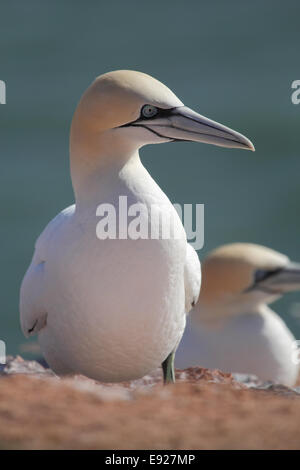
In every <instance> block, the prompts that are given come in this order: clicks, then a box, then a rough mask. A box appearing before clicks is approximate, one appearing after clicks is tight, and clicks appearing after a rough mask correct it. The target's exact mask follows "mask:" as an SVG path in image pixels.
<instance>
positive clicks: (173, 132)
mask: <svg viewBox="0 0 300 470" xmlns="http://www.w3.org/2000/svg"><path fill="white" fill-rule="evenodd" d="M133 125H142V126H143V127H145V128H147V129H148V130H150V131H152V132H153V133H155V134H157V135H159V136H161V137H162V138H168V139H170V140H173V141H178V140H179V141H182V140H185V141H193V142H204V143H206V144H213V145H218V146H220V147H230V148H242V149H246V150H253V151H254V146H253V144H252V142H250V140H249V139H247V137H245V136H243V135H242V134H239V133H238V132H236V131H234V130H232V129H229V127H226V126H223V125H222V124H219V123H217V122H215V121H212V120H210V119H208V118H206V117H204V116H201V115H200V114H198V113H196V112H195V111H193V110H192V109H190V108H187V107H186V106H180V107H178V108H173V109H170V110H165V115H164V116H162V117H160V116H158V117H156V118H154V119H149V120H142V121H140V120H139V121H137V122H136V123H133Z"/></svg>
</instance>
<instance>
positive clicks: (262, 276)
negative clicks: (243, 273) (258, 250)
mask: <svg viewBox="0 0 300 470" xmlns="http://www.w3.org/2000/svg"><path fill="white" fill-rule="evenodd" d="M283 269H284V268H277V269H258V270H257V271H255V274H254V280H253V284H252V285H251V286H250V287H248V288H247V289H246V290H245V291H244V292H245V293H246V292H251V291H252V290H254V289H255V290H257V289H258V290H261V291H264V292H270V293H273V294H274V293H275V291H273V290H269V289H268V288H267V287H266V286H264V285H261V283H262V282H263V281H265V280H266V279H269V278H270V277H272V276H275V275H276V274H278V273H280V271H282V270H283Z"/></svg>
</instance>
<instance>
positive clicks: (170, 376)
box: [161, 350, 176, 385]
mask: <svg viewBox="0 0 300 470" xmlns="http://www.w3.org/2000/svg"><path fill="white" fill-rule="evenodd" d="M175 351H176V350H174V351H172V352H171V353H170V354H169V355H168V357H167V359H165V360H164V362H163V363H162V365H161V367H162V370H163V376H164V384H165V385H166V384H170V383H175V371H174V359H175Z"/></svg>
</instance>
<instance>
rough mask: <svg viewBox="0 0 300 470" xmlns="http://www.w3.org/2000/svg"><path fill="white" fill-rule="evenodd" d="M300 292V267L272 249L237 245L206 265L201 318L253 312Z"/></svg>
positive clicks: (218, 251)
mask: <svg viewBox="0 0 300 470" xmlns="http://www.w3.org/2000/svg"><path fill="white" fill-rule="evenodd" d="M297 289H300V265H299V264H296V263H292V262H290V260H289V258H288V257H287V256H285V255H283V254H281V253H278V252H276V251H274V250H271V249H270V248H266V247H264V246H260V245H254V244H250V243H233V244H229V245H224V246H221V247H219V248H217V249H216V250H214V251H212V252H211V253H210V254H209V255H208V256H207V257H206V258H205V260H204V261H203V263H202V286H201V293H200V298H199V302H198V305H197V308H196V310H197V312H198V313H197V315H198V317H199V319H200V318H201V317H202V314H203V318H204V317H205V319H207V320H209V317H211V318H213V319H216V318H220V317H222V316H226V315H228V316H229V315H232V314H239V313H249V312H252V311H255V309H256V308H257V307H258V306H259V305H261V304H263V303H270V302H272V301H274V300H276V299H277V298H278V297H279V296H281V295H282V294H283V293H284V292H288V291H292V290H297Z"/></svg>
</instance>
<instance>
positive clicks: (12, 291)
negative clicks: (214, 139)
mask: <svg viewBox="0 0 300 470" xmlns="http://www.w3.org/2000/svg"><path fill="white" fill-rule="evenodd" d="M299 18H300V4H299V2H298V1H296V0H295V1H291V0H287V1H286V2H282V1H274V0H265V1H264V2H261V1H258V0H254V1H251V2H250V1H249V2H239V1H234V0H227V1H226V2H224V1H221V0H219V1H216V0H213V1H211V2H204V1H199V0H198V1H196V0H190V1H186V2H183V1H178V0H172V1H165V2H158V1H152V2H141V1H137V0H135V1H130V0H128V1H126V2H124V1H121V0H118V1H111V2H108V1H106V2H100V1H92V0H88V1H86V2H82V1H74V0H73V1H70V0H64V1H63V2H61V1H58V0H52V1H50V0H45V1H33V0H27V1H26V2H24V1H13V2H8V1H4V2H1V4H0V79H1V80H4V81H5V82H6V85H7V104H6V105H0V123H1V125H0V152H1V172H0V178H1V182H0V201H1V223H0V230H1V245H0V246H1V311H0V315H1V323H0V338H1V339H3V340H5V341H6V343H7V349H8V353H14V354H15V353H20V352H21V353H22V354H23V355H24V356H28V355H29V352H28V351H27V352H26V351H25V352H24V348H23V347H22V346H21V345H22V343H24V342H25V340H24V338H23V336H22V333H21V331H20V327H19V313H18V297H19V286H20V282H21V279H22V276H23V275H24V272H25V270H26V268H27V265H28V263H29V261H30V258H31V256H32V251H33V246H34V241H35V239H36V237H37V236H38V235H39V233H40V232H41V230H42V229H43V228H44V226H45V225H46V224H47V222H48V221H49V220H50V219H51V218H52V217H53V216H54V215H55V214H56V213H57V212H58V211H60V210H61V209H63V208H64V207H66V206H68V205H69V204H71V203H72V202H73V193H72V186H71V181H70V176H69V161H68V134H69V126H70V121H71V118H72V114H73V111H74V109H75V106H76V103H77V101H78V100H79V98H80V96H81V94H82V92H83V91H84V90H85V88H86V87H87V86H88V85H89V84H90V83H91V81H92V80H93V79H94V77H95V76H97V75H100V74H102V73H104V72H107V71H110V70H113V69H122V68H126V69H136V70H140V71H144V72H146V73H149V74H151V75H153V76H154V77H156V78H158V79H159V80H161V81H163V82H164V83H166V84H167V85H168V86H169V87H170V88H171V89H172V90H173V91H174V92H175V93H176V94H178V96H179V97H180V98H181V99H182V100H183V101H184V103H185V104H186V105H187V106H190V107H192V108H193V109H195V110H197V111H199V112H200V113H201V114H204V115H205V116H208V117H211V118H212V119H214V120H217V121H219V122H221V123H223V124H225V125H228V126H230V127H232V128H234V129H235V130H238V131H240V132H242V133H243V134H245V135H246V136H247V137H249V138H250V139H251V140H252V141H253V142H254V144H255V146H256V153H252V152H245V151H242V150H230V149H222V148H217V147H212V146H208V145H200V144H192V143H190V144H187V143H177V144H172V145H159V146H155V147H153V146H149V147H147V148H145V149H143V150H142V152H141V154H142V159H143V162H144V164H145V165H146V167H147V168H148V169H149V171H150V173H151V174H152V175H153V177H154V178H155V179H156V181H157V182H158V183H159V185H160V186H161V187H162V188H163V190H164V191H165V192H166V193H167V194H168V196H169V197H170V199H171V200H172V201H173V202H179V203H204V204H205V246H204V248H203V249H202V250H201V251H200V252H199V255H200V257H202V258H203V257H204V255H205V254H206V253H207V252H208V251H209V250H211V249H212V248H214V247H216V246H218V245H221V244H223V243H228V242H233V241H251V242H256V243H261V244H264V245H267V246H270V247H272V248H275V249H277V250H279V251H282V252H284V253H286V254H288V255H289V256H290V257H291V258H292V259H294V260H298V261H300V243H299V232H300V218H299V210H300V183H299V171H300V136H299V123H300V105H298V106H295V105H293V104H292V103H291V92H292V90H291V83H292V81H293V80H296V79H300V68H299V43H300V19H299ZM295 302H300V293H296V294H291V295H289V296H287V297H286V298H284V299H282V300H280V301H279V302H278V303H277V305H276V306H275V309H276V310H277V311H278V312H279V313H280V314H282V316H283V317H284V319H285V320H286V322H287V323H288V325H289V326H290V327H291V328H292V330H293V331H294V334H295V335H296V337H297V338H300V320H299V319H297V317H296V316H295V315H294V316H293V315H291V314H290V311H291V305H292V304H294V303H295ZM299 310H300V308H299ZM294 311H296V313H297V306H296V308H294Z"/></svg>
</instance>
